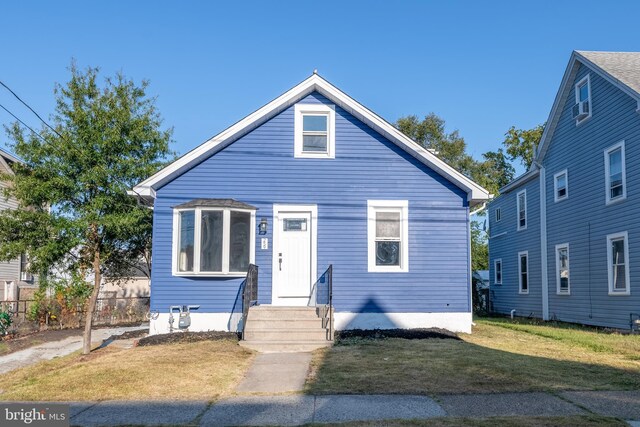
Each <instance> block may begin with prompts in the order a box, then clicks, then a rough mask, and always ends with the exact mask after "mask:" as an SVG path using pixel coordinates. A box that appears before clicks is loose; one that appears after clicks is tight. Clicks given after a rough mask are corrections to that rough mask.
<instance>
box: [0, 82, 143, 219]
mask: <svg viewBox="0 0 640 427" xmlns="http://www.w3.org/2000/svg"><path fill="white" fill-rule="evenodd" d="M0 85H2V86H3V87H4V88H5V89H7V90H8V91H9V92H11V94H12V95H13V96H14V97H16V99H18V100H19V101H20V102H21V103H22V104H23V105H24V106H25V107H27V108H28V109H29V110H30V111H31V112H32V113H33V114H35V116H36V117H37V118H38V119H39V120H40V121H41V122H42V123H44V125H45V126H47V127H48V128H49V129H51V130H52V131H53V132H54V133H55V134H56V135H58V137H60V139H63V140H64V141H66V142H68V143H69V146H70V147H71V149H73V150H76V152H77V153H78V154H80V156H82V155H83V154H84V153H82V151H80V149H78V148H77V147H76V146H75V145H74V144H72V143H71V142H70V141H69V140H68V139H66V138H65V137H64V136H62V135H60V133H59V132H58V131H57V130H55V129H54V128H53V127H52V126H51V125H50V124H49V123H47V122H46V121H45V120H44V119H43V118H42V117H40V115H39V114H38V113H37V112H36V111H35V110H34V109H33V108H31V106H30V105H29V104H27V103H26V102H25V101H24V100H23V99H22V98H20V97H19V96H18V94H17V93H15V92H14V91H13V90H11V88H10V87H9V86H7V85H6V84H4V82H2V80H0ZM0 107H2V109H3V110H5V111H6V112H7V113H9V114H10V115H11V116H12V117H13V118H14V119H16V120H17V121H18V122H20V123H21V124H22V125H23V126H25V127H26V128H27V129H29V130H30V131H31V132H33V133H34V134H35V135H37V136H38V138H40V139H41V140H42V141H44V142H45V143H47V140H46V139H45V138H44V137H43V136H42V135H40V134H39V133H38V132H36V131H35V130H33V128H31V127H30V126H29V125H27V124H26V123H25V122H23V121H22V120H20V119H19V118H18V116H16V115H15V114H13V113H12V112H11V111H9V110H8V109H7V108H5V107H4V106H3V105H2V104H0ZM96 166H98V167H99V168H101V169H102V170H103V171H104V172H106V173H109V171H108V170H107V169H106V168H105V167H104V166H103V165H101V164H100V163H97V164H96ZM127 187H129V185H127ZM131 191H133V192H134V193H135V194H136V195H137V196H138V197H137V198H138V200H139V201H141V202H142V204H143V205H145V206H147V207H153V205H152V204H149V203H148V201H147V199H145V198H144V197H143V196H142V195H141V194H140V193H138V192H137V191H136V190H135V189H133V188H131Z"/></svg>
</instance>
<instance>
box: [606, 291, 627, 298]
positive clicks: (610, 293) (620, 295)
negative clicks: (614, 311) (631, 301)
mask: <svg viewBox="0 0 640 427" xmlns="http://www.w3.org/2000/svg"><path fill="white" fill-rule="evenodd" d="M609 296H610V297H628V296H631V291H624V292H622V291H618V292H612V291H609Z"/></svg>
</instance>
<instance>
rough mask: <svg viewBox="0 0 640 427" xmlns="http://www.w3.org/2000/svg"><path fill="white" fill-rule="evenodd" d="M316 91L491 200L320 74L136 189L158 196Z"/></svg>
mask: <svg viewBox="0 0 640 427" xmlns="http://www.w3.org/2000/svg"><path fill="white" fill-rule="evenodd" d="M314 91H317V92H319V93H320V94H322V95H323V96H325V97H327V98H328V99H329V100H331V101H332V102H334V103H335V104H336V105H338V106H340V107H342V108H343V109H345V110H346V111H347V112H348V113H350V114H352V115H353V116H355V117H356V118H358V119H359V120H361V121H362V122H364V123H365V124H367V125H368V126H369V127H371V128H372V129H373V130H375V131H376V132H378V133H380V134H381V135H382V136H384V137H385V138H387V139H389V140H390V141H392V142H393V143H395V144H396V145H398V146H399V147H400V148H402V149H403V150H405V151H406V152H407V153H409V154H410V155H412V156H413V157H415V158H416V159H417V160H419V161H421V162H422V163H423V164H425V165H426V166H428V167H429V168H431V169H433V170H434V171H435V172H437V173H438V174H440V175H442V176H443V177H444V178H446V179H448V180H449V181H450V182H451V183H453V184H454V185H456V186H457V187H458V188H460V189H462V190H464V191H465V192H466V193H467V200H468V202H469V204H470V205H471V206H474V205H476V204H479V203H482V202H484V201H486V200H488V199H489V196H490V195H489V192H488V191H487V190H485V189H484V188H482V187H481V186H480V185H478V184H476V183H475V182H473V181H472V180H471V179H469V178H467V177H466V176H464V175H463V174H461V173H460V172H458V171H456V170H455V169H454V168H452V167H451V166H449V165H448V164H446V163H445V162H444V161H442V160H441V159H440V158H438V157H437V156H436V155H435V154H434V153H432V152H430V151H429V150H427V149H425V148H423V147H421V146H420V145H418V144H417V143H416V142H414V141H413V140H411V139H410V138H409V137H408V136H406V135H404V134H403V133H402V132H400V131H399V130H398V129H396V128H395V127H394V126H393V125H392V124H391V123H389V122H387V121H385V120H384V119H382V118H381V117H380V116H378V115H377V114H375V113H373V112H372V111H371V110H369V109H367V108H366V107H364V106H363V105H362V104H360V103H358V102H357V101H355V100H354V99H353V98H351V97H349V96H348V95H347V94H345V93H344V92H342V91H341V90H339V89H338V88H337V87H335V86H333V85H332V84H331V83H329V82H328V81H326V80H325V79H323V78H322V77H320V76H319V75H317V74H313V75H311V76H310V77H308V78H307V79H306V80H304V81H303V82H301V83H300V84H298V85H297V86H295V87H294V88H292V89H290V90H288V91H287V92H285V93H284V94H282V95H280V96H279V97H278V98H276V99H274V100H273V101H271V102H269V103H268V104H266V105H265V106H263V107H262V108H260V109H258V110H257V111H255V112H253V113H251V114H249V115H248V116H247V117H245V118H244V119H242V120H240V121H239V122H237V123H236V124H234V125H232V126H231V127H229V128H227V129H226V130H224V131H222V132H220V133H219V134H218V135H216V136H214V137H212V138H211V139H209V140H207V141H206V142H204V143H203V144H201V145H200V146H198V147H196V148H194V149H193V150H191V151H189V152H188V153H187V154H185V155H183V156H182V157H180V158H179V159H178V160H176V161H174V162H173V163H171V164H170V165H168V166H167V167H165V168H164V169H162V170H161V171H159V172H158V173H156V174H155V175H153V176H151V177H150V178H148V179H146V180H144V181H143V182H141V183H140V184H138V185H136V186H135V187H134V189H133V190H134V191H135V193H137V194H140V195H141V196H144V197H147V198H154V197H155V196H154V192H155V190H157V189H158V188H160V187H162V186H163V185H164V184H166V183H167V182H169V181H171V180H173V179H174V178H176V177H178V176H180V175H181V174H182V173H184V172H185V171H187V170H188V169H190V168H192V167H193V166H195V165H197V164H198V163H200V162H202V161H204V160H205V159H207V158H208V157H209V156H211V155H213V154H215V153H217V152H218V151H220V150H222V149H223V148H225V147H226V146H228V145H229V144H231V143H233V142H234V141H235V140H237V139H238V138H240V137H241V136H243V135H245V134H246V133H248V132H250V131H251V130H253V129H255V128H256V127H258V126H260V125H261V124H263V123H264V122H266V121H267V120H269V119H270V118H272V117H274V116H275V115H277V114H278V113H280V112H282V111H284V110H285V109H287V108H289V107H290V106H291V105H294V104H295V103H296V102H298V101H300V100H301V99H303V98H304V97H305V96H307V95H309V94H310V93H312V92H314Z"/></svg>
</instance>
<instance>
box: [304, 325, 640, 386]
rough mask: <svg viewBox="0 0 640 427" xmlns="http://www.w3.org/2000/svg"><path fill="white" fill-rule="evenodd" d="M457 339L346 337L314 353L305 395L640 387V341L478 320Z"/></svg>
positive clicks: (584, 331) (561, 327)
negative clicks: (471, 329) (475, 324)
mask: <svg viewBox="0 0 640 427" xmlns="http://www.w3.org/2000/svg"><path fill="white" fill-rule="evenodd" d="M460 337H461V340H452V339H429V340H404V339H378V340H371V339H353V338H352V339H346V340H343V341H340V342H339V343H337V344H336V345H335V346H334V347H333V348H331V349H323V350H319V351H317V352H316V354H315V357H314V362H313V369H312V372H311V374H310V376H309V378H308V381H307V389H308V391H309V392H310V393H317V394H330V393H398V394H436V393H488V392H512V391H555V390H633V389H640V360H639V358H638V355H640V336H638V335H633V336H632V335H621V334H610V333H604V332H600V331H597V330H594V329H590V328H579V327H572V326H569V325H537V324H535V323H533V322H526V321H520V322H512V321H510V320H506V319H486V320H479V321H478V322H477V326H475V327H474V332H473V334H470V335H469V334H461V335H460Z"/></svg>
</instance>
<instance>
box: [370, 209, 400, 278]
mask: <svg viewBox="0 0 640 427" xmlns="http://www.w3.org/2000/svg"><path fill="white" fill-rule="evenodd" d="M408 209H409V204H408V201H406V200H369V201H368V203H367V211H368V212H367V229H368V235H369V236H368V246H369V271H372V272H406V271H409V221H408V219H409V215H408Z"/></svg>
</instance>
